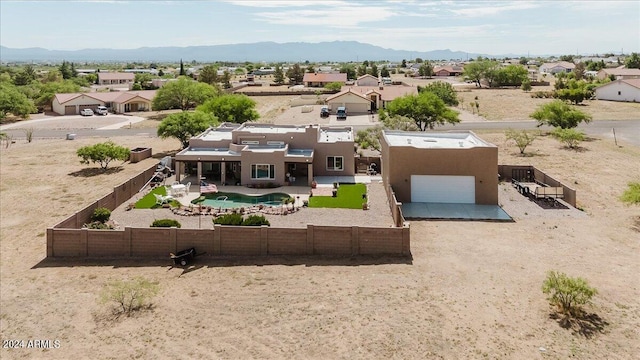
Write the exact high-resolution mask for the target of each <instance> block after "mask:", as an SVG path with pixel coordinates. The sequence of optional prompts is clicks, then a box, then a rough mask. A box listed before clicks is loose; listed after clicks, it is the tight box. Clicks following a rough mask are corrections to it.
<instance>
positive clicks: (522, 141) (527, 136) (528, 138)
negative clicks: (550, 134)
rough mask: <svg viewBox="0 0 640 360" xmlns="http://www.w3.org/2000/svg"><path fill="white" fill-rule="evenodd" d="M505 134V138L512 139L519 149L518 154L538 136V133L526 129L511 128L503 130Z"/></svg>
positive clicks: (522, 152)
mask: <svg viewBox="0 0 640 360" xmlns="http://www.w3.org/2000/svg"><path fill="white" fill-rule="evenodd" d="M505 135H506V137H507V140H513V141H514V142H515V143H516V146H518V149H520V154H524V150H525V149H526V148H527V146H529V145H531V144H532V143H533V141H534V140H535V139H536V137H537V136H538V134H536V133H532V132H528V131H526V130H521V131H516V130H513V129H508V130H507V131H505Z"/></svg>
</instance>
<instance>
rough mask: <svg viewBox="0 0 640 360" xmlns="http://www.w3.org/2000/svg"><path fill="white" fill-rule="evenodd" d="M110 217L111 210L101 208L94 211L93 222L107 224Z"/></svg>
mask: <svg viewBox="0 0 640 360" xmlns="http://www.w3.org/2000/svg"><path fill="white" fill-rule="evenodd" d="M110 217H111V210H109V209H107V208H104V207H99V208H96V209H95V210H93V214H91V221H93V222H101V223H106V222H107V221H109V218H110Z"/></svg>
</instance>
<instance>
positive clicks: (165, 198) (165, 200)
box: [153, 194, 173, 205]
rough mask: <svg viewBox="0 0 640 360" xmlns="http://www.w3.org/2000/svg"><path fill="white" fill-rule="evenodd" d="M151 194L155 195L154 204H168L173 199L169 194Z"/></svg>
mask: <svg viewBox="0 0 640 360" xmlns="http://www.w3.org/2000/svg"><path fill="white" fill-rule="evenodd" d="M153 196H155V197H156V205H163V204H168V203H169V201H171V200H173V196H171V195H167V196H163V195H160V194H153Z"/></svg>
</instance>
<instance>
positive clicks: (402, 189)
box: [380, 130, 498, 205]
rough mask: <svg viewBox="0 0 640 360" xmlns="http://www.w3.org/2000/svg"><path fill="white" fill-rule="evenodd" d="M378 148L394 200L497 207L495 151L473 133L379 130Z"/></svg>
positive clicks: (496, 159)
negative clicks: (379, 148)
mask: <svg viewBox="0 0 640 360" xmlns="http://www.w3.org/2000/svg"><path fill="white" fill-rule="evenodd" d="M380 145H381V157H382V166H381V170H382V171H381V173H382V179H383V181H384V183H385V184H386V185H390V186H391V187H392V189H393V191H394V192H395V194H396V198H397V199H398V201H400V202H403V203H404V202H406V203H409V202H415V203H457V204H482V205H497V204H498V147H497V146H495V145H493V144H490V143H488V142H486V141H484V140H482V139H480V138H479V137H478V136H476V135H475V134H474V133H473V132H471V131H464V132H463V131H460V132H421V131H397V130H384V131H383V132H382V136H381V139H380Z"/></svg>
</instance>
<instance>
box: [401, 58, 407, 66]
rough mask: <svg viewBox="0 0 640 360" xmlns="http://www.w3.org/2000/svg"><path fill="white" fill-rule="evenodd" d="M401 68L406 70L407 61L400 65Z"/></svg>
mask: <svg viewBox="0 0 640 360" xmlns="http://www.w3.org/2000/svg"><path fill="white" fill-rule="evenodd" d="M400 67H403V68H406V67H407V60H405V59H402V63H401V64H400Z"/></svg>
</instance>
